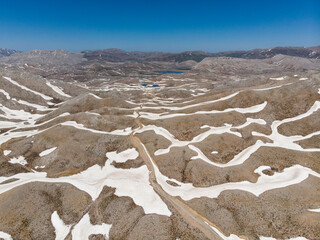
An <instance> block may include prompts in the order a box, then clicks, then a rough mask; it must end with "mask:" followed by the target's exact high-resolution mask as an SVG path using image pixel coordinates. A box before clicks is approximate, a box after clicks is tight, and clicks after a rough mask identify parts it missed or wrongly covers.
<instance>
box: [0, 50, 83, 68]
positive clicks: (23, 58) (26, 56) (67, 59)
mask: <svg viewBox="0 0 320 240" xmlns="http://www.w3.org/2000/svg"><path fill="white" fill-rule="evenodd" d="M84 61H86V59H85V58H83V55H82V54H81V53H73V52H68V51H65V50H60V49H58V50H52V51H50V50H32V51H29V52H19V53H14V54H12V55H10V56H7V57H2V58H0V63H7V64H35V65H43V64H44V65H75V64H79V63H82V62H84Z"/></svg>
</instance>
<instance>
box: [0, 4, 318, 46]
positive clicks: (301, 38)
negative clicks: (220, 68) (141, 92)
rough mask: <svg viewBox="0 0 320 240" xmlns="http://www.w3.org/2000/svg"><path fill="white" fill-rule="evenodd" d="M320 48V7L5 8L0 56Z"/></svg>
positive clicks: (0, 26) (1, 18)
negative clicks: (4, 52)
mask: <svg viewBox="0 0 320 240" xmlns="http://www.w3.org/2000/svg"><path fill="white" fill-rule="evenodd" d="M314 45H320V0H276V1H275V0H265V1H263V0H255V1H253V0H252V1H248V0H229V1H228V0H219V1H215V0H211V1H210V0H192V1H191V0H141V1H139V0H136V1H129V0H90V1H81V0H78V1H74V0H64V1H62V0H55V1H51V0H47V1H46V0H37V1H35V0H29V1H26V0H23V1H20V0H6V1H1V11H0V48H1V47H2V48H12V49H18V50H23V51H26V50H31V49H57V48H61V49H66V50H70V51H81V50H85V49H104V48H121V49H125V50H142V51H171V52H178V51H184V50H205V51H210V52H216V51H224V50H242V49H243V50H246V49H253V48H269V47H275V46H314Z"/></svg>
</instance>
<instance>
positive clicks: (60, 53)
mask: <svg viewBox="0 0 320 240" xmlns="http://www.w3.org/2000/svg"><path fill="white" fill-rule="evenodd" d="M279 54H281V55H287V56H294V57H303V58H315V59H320V46H317V47H275V48H270V49H253V50H249V51H227V52H218V53H209V52H203V51H186V52H180V53H167V52H140V51H131V52H129V51H124V50H121V49H115V48H110V49H103V50H87V51H82V52H81V53H72V52H68V51H64V50H54V51H48V50H33V51H29V52H19V51H16V50H9V49H0V57H1V60H0V62H5V63H40V64H41V63H46V64H51V63H52V64H59V63H60V64H77V63H81V62H83V61H87V60H88V61H93V62H95V61H98V62H99V61H107V62H129V61H132V62H143V61H165V62H184V61H188V60H193V61H196V62H201V61H202V60H203V59H204V58H206V57H233V58H244V59H266V58H272V57H274V56H276V55H279ZM39 61H40V62H39Z"/></svg>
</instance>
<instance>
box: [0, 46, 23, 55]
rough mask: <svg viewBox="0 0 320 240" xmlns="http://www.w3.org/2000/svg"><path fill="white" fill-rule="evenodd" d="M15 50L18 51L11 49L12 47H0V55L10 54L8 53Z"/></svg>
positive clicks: (12, 52)
mask: <svg viewBox="0 0 320 240" xmlns="http://www.w3.org/2000/svg"><path fill="white" fill-rule="evenodd" d="M17 52H19V51H16V50H12V49H6V48H0V57H6V56H10V55H12V54H14V53H17Z"/></svg>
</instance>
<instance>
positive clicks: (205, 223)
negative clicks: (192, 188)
mask: <svg viewBox="0 0 320 240" xmlns="http://www.w3.org/2000/svg"><path fill="white" fill-rule="evenodd" d="M135 121H136V123H137V124H138V125H139V127H142V124H141V122H140V120H139V119H138V118H136V119H135ZM134 134H135V133H134V132H132V133H131V134H130V141H131V142H132V144H133V145H134V147H136V148H137V149H138V151H139V153H140V156H141V157H142V159H143V160H144V162H145V164H146V166H147V167H148V170H149V172H150V173H149V182H150V184H151V186H152V187H153V189H154V190H155V191H156V192H157V193H158V194H159V195H160V196H161V197H162V199H163V200H164V201H167V202H168V203H169V204H170V205H171V206H172V207H174V208H175V210H176V211H177V212H178V213H179V214H180V215H181V216H182V217H183V218H184V220H185V221H186V222H187V223H188V224H190V225H191V226H193V227H195V228H197V229H199V230H200V231H201V232H202V233H203V234H204V235H205V236H206V237H207V238H208V239H213V240H215V239H217V240H221V239H223V238H221V237H220V236H219V235H218V234H217V232H216V231H215V230H214V229H213V228H215V229H217V227H216V226H215V225H214V224H213V223H212V222H210V221H209V220H208V219H206V218H205V217H203V216H201V215H200V214H198V213H197V212H196V211H194V210H193V209H192V208H190V207H189V206H188V205H186V204H185V203H184V202H182V201H181V200H179V199H178V198H175V197H173V196H171V195H169V194H168V193H167V192H166V191H164V190H163V188H162V187H161V186H160V184H159V183H158V182H157V178H156V175H155V170H154V166H157V165H156V163H155V161H154V160H153V159H152V157H151V155H150V154H149V153H148V152H147V151H148V150H147V149H146V147H145V146H144V144H143V143H142V142H141V140H140V139H139V138H138V137H136V136H135V135H134ZM217 231H218V229H217Z"/></svg>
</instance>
